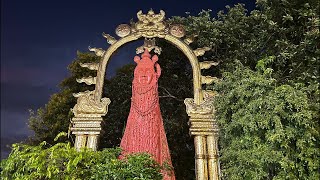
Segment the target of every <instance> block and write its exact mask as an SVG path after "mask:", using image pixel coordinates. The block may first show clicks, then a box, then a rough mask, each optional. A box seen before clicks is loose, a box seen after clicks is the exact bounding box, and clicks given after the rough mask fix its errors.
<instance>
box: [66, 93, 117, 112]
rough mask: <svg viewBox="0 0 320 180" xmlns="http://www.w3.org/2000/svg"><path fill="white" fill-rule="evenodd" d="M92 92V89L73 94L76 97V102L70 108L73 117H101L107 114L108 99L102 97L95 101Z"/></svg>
mask: <svg viewBox="0 0 320 180" xmlns="http://www.w3.org/2000/svg"><path fill="white" fill-rule="evenodd" d="M93 94H94V91H85V92H79V93H77V94H73V96H74V97H77V98H78V99H77V104H76V105H75V106H74V107H73V109H72V112H73V113H74V115H75V117H101V116H104V115H106V114H107V112H108V105H109V104H110V102H111V101H110V99H109V98H102V99H101V101H96V100H95V99H94V96H93Z"/></svg>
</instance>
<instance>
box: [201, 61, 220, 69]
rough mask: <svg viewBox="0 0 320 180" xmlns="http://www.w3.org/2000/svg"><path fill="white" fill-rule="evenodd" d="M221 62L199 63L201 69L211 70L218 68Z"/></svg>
mask: <svg viewBox="0 0 320 180" xmlns="http://www.w3.org/2000/svg"><path fill="white" fill-rule="evenodd" d="M218 64H219V62H214V61H203V62H199V65H200V69H209V68H210V67H211V66H218Z"/></svg>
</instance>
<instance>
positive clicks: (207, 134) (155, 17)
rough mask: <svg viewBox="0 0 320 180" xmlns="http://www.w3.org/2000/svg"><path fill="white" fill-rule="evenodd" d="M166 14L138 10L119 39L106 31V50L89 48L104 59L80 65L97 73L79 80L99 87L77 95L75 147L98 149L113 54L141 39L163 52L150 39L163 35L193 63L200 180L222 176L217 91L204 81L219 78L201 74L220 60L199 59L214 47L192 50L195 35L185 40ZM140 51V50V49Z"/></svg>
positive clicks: (189, 105) (190, 105)
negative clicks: (207, 87) (135, 19)
mask: <svg viewBox="0 0 320 180" xmlns="http://www.w3.org/2000/svg"><path fill="white" fill-rule="evenodd" d="M164 16H165V13H164V11H162V10H161V11H160V13H159V14H155V13H154V12H153V11H152V10H150V11H149V12H148V13H147V14H143V13H142V11H139V12H138V13H137V17H138V20H139V21H138V22H136V23H132V24H131V26H130V25H127V24H121V25H119V26H118V27H117V29H116V34H117V35H118V36H119V37H121V38H120V39H119V40H116V39H115V38H114V37H112V36H110V35H109V34H105V33H103V36H104V37H105V38H106V39H107V42H108V43H109V44H110V45H111V46H110V47H109V48H108V49H107V50H106V51H105V50H103V49H101V48H91V47H89V50H90V51H93V52H95V54H96V55H97V56H100V57H101V61H100V62H99V63H96V64H95V63H85V64H80V65H81V66H82V67H85V68H89V69H90V70H96V71H97V76H96V77H84V78H81V79H77V82H79V83H83V82H84V83H86V84H88V85H91V84H95V90H94V91H86V92H80V93H77V94H74V96H75V97H77V98H78V99H77V104H76V105H75V106H74V108H73V109H72V111H73V113H74V115H75V117H74V118H73V119H72V127H71V131H72V133H73V134H75V135H76V142H75V147H76V148H77V149H80V148H81V147H88V148H92V149H93V150H96V148H97V139H98V137H99V135H100V131H101V122H102V116H105V115H106V114H107V112H108V105H109V104H110V102H111V101H110V99H109V98H106V97H102V90H103V83H104V76H105V71H106V67H107V64H108V62H109V59H110V57H111V55H112V54H113V53H114V52H115V51H116V50H117V49H118V48H120V47H121V46H122V45H124V44H126V43H128V42H131V41H135V40H138V39H139V38H146V41H147V42H151V44H147V45H145V46H143V47H142V49H143V48H148V49H154V52H158V53H159V51H160V48H159V47H156V46H154V44H153V45H152V40H154V39H150V38H162V39H165V40H167V41H168V42H170V43H172V44H173V45H175V46H176V47H177V48H179V49H180V50H181V51H182V52H183V53H184V54H185V55H186V57H187V58H188V59H189V61H190V64H191V66H192V71H193V89H194V91H193V92H194V98H187V99H185V104H186V111H187V113H188V115H189V116H190V120H189V124H190V135H192V136H194V142H195V151H196V154H195V160H196V178H197V179H198V180H206V179H219V167H218V165H219V164H218V148H217V141H218V136H217V135H218V126H217V124H216V122H215V120H214V112H215V109H214V106H213V100H214V95H215V93H214V92H212V91H206V90H203V89H202V84H211V83H213V82H215V81H216V80H217V78H216V77H211V76H202V75H201V69H208V68H210V67H211V66H212V65H214V66H215V65H217V63H216V62H214V61H203V62H199V61H198V58H197V57H198V56H202V55H204V53H205V52H206V51H208V50H210V48H209V47H203V48H197V49H195V50H193V49H191V48H190V47H189V44H190V43H191V42H192V41H193V38H192V37H187V38H185V39H184V40H182V39H181V38H182V37H184V35H185V30H184V28H183V26H181V25H178V24H175V25H170V26H168V25H167V23H166V22H165V21H164ZM146 41H145V42H146ZM137 51H140V50H139V49H137Z"/></svg>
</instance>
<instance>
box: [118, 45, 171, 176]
mask: <svg viewBox="0 0 320 180" xmlns="http://www.w3.org/2000/svg"><path fill="white" fill-rule="evenodd" d="M141 57H142V58H140V57H139V56H135V57H134V61H135V62H136V63H137V66H136V68H135V70H134V78H133V82H132V98H131V108H130V113H129V116H128V120H127V125H126V129H125V132H124V135H123V138H122V140H121V144H120V147H121V148H122V149H123V152H122V156H121V158H123V157H125V156H126V155H128V154H131V153H140V152H147V153H149V154H150V155H151V156H152V157H153V158H154V159H155V160H156V161H157V162H158V163H160V164H162V165H163V164H164V163H166V164H167V165H169V166H171V167H172V163H171V157H170V152H169V147H168V142H167V138H166V133H165V130H164V126H163V120H162V116H161V111H160V105H159V95H158V79H159V77H160V75H161V68H160V65H159V64H158V63H157V61H158V56H157V55H154V56H153V57H152V58H151V55H150V54H149V52H148V50H147V49H145V51H144V53H143V54H142V56H141ZM155 69H156V71H155ZM162 174H163V179H164V180H175V176H174V171H173V170H167V171H165V170H164V171H162Z"/></svg>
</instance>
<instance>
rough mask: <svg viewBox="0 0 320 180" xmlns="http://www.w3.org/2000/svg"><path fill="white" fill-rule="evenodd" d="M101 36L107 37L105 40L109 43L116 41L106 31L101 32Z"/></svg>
mask: <svg viewBox="0 0 320 180" xmlns="http://www.w3.org/2000/svg"><path fill="white" fill-rule="evenodd" d="M102 36H103V37H104V38H106V39H107V42H108V43H109V44H111V45H112V44H114V43H115V42H117V40H116V38H114V37H112V36H111V35H110V34H106V33H104V32H103V33H102Z"/></svg>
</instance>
